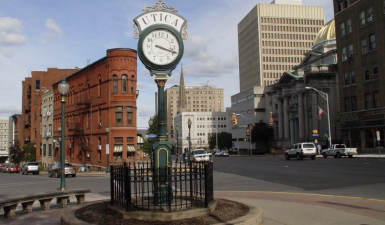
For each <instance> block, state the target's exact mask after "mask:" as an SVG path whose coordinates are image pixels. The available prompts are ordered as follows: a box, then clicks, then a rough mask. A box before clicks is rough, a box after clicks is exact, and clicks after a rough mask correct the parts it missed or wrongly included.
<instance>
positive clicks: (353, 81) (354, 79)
mask: <svg viewBox="0 0 385 225" xmlns="http://www.w3.org/2000/svg"><path fill="white" fill-rule="evenodd" d="M350 79H351V84H355V83H356V72H354V71H352V72H350Z"/></svg>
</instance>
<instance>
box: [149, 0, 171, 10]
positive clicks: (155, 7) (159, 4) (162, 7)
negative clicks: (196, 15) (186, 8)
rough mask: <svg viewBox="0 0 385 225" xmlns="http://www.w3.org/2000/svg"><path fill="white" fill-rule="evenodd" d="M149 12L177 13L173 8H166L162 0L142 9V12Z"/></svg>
mask: <svg viewBox="0 0 385 225" xmlns="http://www.w3.org/2000/svg"><path fill="white" fill-rule="evenodd" d="M150 10H170V11H171V12H178V10H176V9H175V8H174V7H171V6H168V5H167V4H166V3H164V2H162V0H158V2H156V3H155V4H154V5H153V6H147V7H146V8H144V9H143V11H144V12H149V11H150Z"/></svg>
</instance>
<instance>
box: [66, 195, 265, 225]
mask: <svg viewBox="0 0 385 225" xmlns="http://www.w3.org/2000/svg"><path fill="white" fill-rule="evenodd" d="M105 201H106V199H104V200H99V201H93V202H89V203H85V204H81V205H77V206H73V207H71V208H67V209H65V211H64V212H63V213H62V215H61V224H62V225H93V224H92V223H88V222H85V221H83V220H80V219H78V218H77V217H76V216H75V212H76V210H78V209H81V208H83V207H87V206H89V205H92V204H95V203H99V202H105ZM241 203H242V204H245V205H247V206H249V207H250V210H249V212H248V213H247V214H246V215H244V216H241V217H239V218H237V219H234V220H231V221H226V222H224V223H218V224H214V225H228V224H242V225H261V224H262V223H263V216H262V208H261V207H259V206H258V205H251V204H249V203H244V202H241Z"/></svg>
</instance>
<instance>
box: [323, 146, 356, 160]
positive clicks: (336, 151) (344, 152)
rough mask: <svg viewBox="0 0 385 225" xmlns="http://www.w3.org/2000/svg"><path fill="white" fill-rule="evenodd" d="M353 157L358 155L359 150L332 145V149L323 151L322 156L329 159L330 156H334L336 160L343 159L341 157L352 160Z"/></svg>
mask: <svg viewBox="0 0 385 225" xmlns="http://www.w3.org/2000/svg"><path fill="white" fill-rule="evenodd" d="M353 155H357V148H347V147H346V145H344V144H332V145H331V146H330V148H327V149H324V150H322V156H323V157H324V158H327V157H328V156H334V158H341V156H348V157H349V158H352V157H353Z"/></svg>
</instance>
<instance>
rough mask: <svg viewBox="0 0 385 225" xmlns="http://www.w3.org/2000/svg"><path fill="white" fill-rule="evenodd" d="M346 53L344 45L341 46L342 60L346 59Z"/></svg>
mask: <svg viewBox="0 0 385 225" xmlns="http://www.w3.org/2000/svg"><path fill="white" fill-rule="evenodd" d="M346 59H347V55H346V47H343V48H342V61H346Z"/></svg>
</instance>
